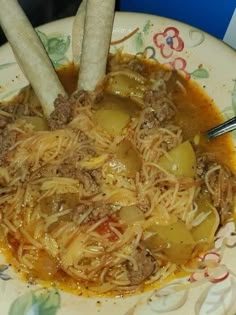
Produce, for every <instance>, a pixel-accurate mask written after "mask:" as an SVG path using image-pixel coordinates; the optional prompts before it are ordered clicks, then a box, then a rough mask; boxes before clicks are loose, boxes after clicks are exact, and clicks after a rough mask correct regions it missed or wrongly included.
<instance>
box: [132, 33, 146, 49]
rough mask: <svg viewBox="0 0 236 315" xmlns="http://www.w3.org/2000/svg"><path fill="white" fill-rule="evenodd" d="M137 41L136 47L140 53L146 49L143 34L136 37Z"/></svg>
mask: <svg viewBox="0 0 236 315" xmlns="http://www.w3.org/2000/svg"><path fill="white" fill-rule="evenodd" d="M134 40H135V46H136V50H137V51H140V50H142V49H143V47H144V42H143V34H142V33H141V32H138V33H137V34H136V36H135V37H134Z"/></svg>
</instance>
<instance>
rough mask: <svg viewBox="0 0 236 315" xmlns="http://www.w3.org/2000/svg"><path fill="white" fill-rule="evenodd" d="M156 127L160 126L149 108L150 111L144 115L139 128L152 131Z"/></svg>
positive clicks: (154, 113)
mask: <svg viewBox="0 0 236 315" xmlns="http://www.w3.org/2000/svg"><path fill="white" fill-rule="evenodd" d="M158 126H160V122H159V120H158V118H157V115H156V112H155V111H154V110H152V109H151V108H150V110H149V111H147V112H146V113H145V115H144V119H143V123H142V124H141V127H140V128H141V129H152V128H154V127H158Z"/></svg>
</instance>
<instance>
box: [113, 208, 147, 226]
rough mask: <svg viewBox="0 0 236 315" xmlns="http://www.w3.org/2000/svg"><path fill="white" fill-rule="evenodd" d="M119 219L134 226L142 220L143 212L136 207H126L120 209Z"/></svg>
mask: <svg viewBox="0 0 236 315" xmlns="http://www.w3.org/2000/svg"><path fill="white" fill-rule="evenodd" d="M119 215H120V218H121V220H123V221H124V222H126V223H127V224H134V223H136V222H138V221H143V220H144V218H145V217H144V214H143V212H142V211H141V210H140V209H139V208H138V207H137V206H127V207H123V208H121V209H120V213H119Z"/></svg>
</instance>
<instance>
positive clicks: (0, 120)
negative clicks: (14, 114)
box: [0, 116, 8, 129]
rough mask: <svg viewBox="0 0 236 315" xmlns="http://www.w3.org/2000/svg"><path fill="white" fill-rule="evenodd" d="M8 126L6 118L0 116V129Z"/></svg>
mask: <svg viewBox="0 0 236 315" xmlns="http://www.w3.org/2000/svg"><path fill="white" fill-rule="evenodd" d="M7 124H8V121H7V119H6V117H3V116H0V129H4V128H5V127H6V126H7Z"/></svg>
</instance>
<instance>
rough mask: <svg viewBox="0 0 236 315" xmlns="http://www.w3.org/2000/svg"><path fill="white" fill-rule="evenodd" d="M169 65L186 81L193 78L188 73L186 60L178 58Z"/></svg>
mask: <svg viewBox="0 0 236 315" xmlns="http://www.w3.org/2000/svg"><path fill="white" fill-rule="evenodd" d="M167 65H169V66H170V67H171V68H172V69H175V70H177V71H178V72H179V73H180V74H181V75H182V76H183V77H184V78H185V79H186V80H189V79H190V78H191V75H190V74H189V73H188V72H187V71H186V67H187V61H186V60H185V59H184V58H181V57H177V58H175V59H174V60H173V61H171V62H169V63H168V64H167Z"/></svg>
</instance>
